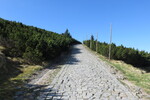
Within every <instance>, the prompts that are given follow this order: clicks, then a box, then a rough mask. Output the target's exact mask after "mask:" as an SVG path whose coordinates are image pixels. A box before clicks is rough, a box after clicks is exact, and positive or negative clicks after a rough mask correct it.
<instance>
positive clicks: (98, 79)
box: [38, 45, 139, 100]
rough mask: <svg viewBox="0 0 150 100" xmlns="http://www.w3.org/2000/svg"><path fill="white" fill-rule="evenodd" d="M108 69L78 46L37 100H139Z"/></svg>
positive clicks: (82, 47)
mask: <svg viewBox="0 0 150 100" xmlns="http://www.w3.org/2000/svg"><path fill="white" fill-rule="evenodd" d="M107 66H108V65H106V64H105V63H103V62H102V61H100V60H99V59H98V58H97V57H96V56H94V55H93V54H92V53H90V52H89V51H88V50H86V49H85V48H84V46H82V45H76V46H74V49H73V51H72V55H71V56H70V58H69V60H67V62H66V63H65V65H64V66H63V67H62V69H61V71H60V72H59V73H58V74H57V76H56V77H55V78H54V80H53V81H52V83H51V84H50V85H48V86H47V87H46V88H45V89H46V90H45V91H43V92H41V95H40V96H39V97H38V100H138V99H139V98H138V97H136V96H135V95H134V94H133V93H132V92H131V91H130V90H129V89H128V88H127V87H126V86H124V85H123V84H122V83H121V82H119V81H118V80H117V78H116V77H115V76H114V75H113V74H114V73H110V71H108V70H107V68H106V67H107Z"/></svg>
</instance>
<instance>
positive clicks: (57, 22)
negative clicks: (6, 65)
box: [0, 0, 150, 52]
mask: <svg viewBox="0 0 150 100" xmlns="http://www.w3.org/2000/svg"><path fill="white" fill-rule="evenodd" d="M0 5H1V6H0V17H1V18H4V19H7V20H12V21H17V22H22V23H24V24H26V25H32V26H36V27H39V28H43V29H46V30H50V31H54V32H57V33H62V32H64V31H65V30H66V28H68V29H69V31H70V33H71V35H72V36H73V37H74V38H76V39H77V40H80V41H82V40H85V39H86V36H88V38H90V35H91V34H93V35H94V36H96V33H98V34H99V41H101V42H104V41H105V42H109V34H110V24H111V23H112V26H113V42H114V43H115V44H117V45H121V44H123V45H124V46H126V47H134V48H136V49H139V50H145V51H148V52H150V46H149V43H150V41H149V40H150V39H149V38H150V0H0Z"/></svg>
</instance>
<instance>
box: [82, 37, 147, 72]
mask: <svg viewBox="0 0 150 100" xmlns="http://www.w3.org/2000/svg"><path fill="white" fill-rule="evenodd" d="M83 43H84V44H85V45H86V46H87V47H89V48H91V49H92V50H94V51H97V52H98V53H99V54H101V55H103V56H105V57H108V56H109V44H108V43H105V42H104V43H102V42H97V41H96V40H94V37H93V36H91V40H86V41H83ZM96 43H97V47H98V48H96ZM96 49H97V50H96ZM111 59H115V60H122V61H124V62H125V63H128V64H131V65H133V66H135V67H139V68H141V69H144V70H146V71H147V72H149V71H150V68H149V67H150V53H148V52H145V51H139V50H135V49H134V48H126V47H124V46H123V45H121V46H116V45H115V44H114V43H112V45H111Z"/></svg>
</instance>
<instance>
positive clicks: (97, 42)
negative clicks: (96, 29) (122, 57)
mask: <svg viewBox="0 0 150 100" xmlns="http://www.w3.org/2000/svg"><path fill="white" fill-rule="evenodd" d="M96 52H98V33H97V40H96Z"/></svg>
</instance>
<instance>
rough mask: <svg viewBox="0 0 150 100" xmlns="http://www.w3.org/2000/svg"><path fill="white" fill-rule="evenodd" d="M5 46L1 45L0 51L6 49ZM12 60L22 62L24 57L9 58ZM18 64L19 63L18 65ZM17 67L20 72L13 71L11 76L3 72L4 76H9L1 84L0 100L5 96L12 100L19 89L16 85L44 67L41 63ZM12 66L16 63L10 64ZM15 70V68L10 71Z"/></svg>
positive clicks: (19, 84)
mask: <svg viewBox="0 0 150 100" xmlns="http://www.w3.org/2000/svg"><path fill="white" fill-rule="evenodd" d="M4 49H5V48H4V47H2V46H0V51H2V50H4ZM9 59H10V60H11V61H19V62H22V61H23V59H20V58H9ZM16 66H17V65H16ZM20 66H21V67H18V68H17V69H18V70H19V71H20V72H19V74H18V73H17V75H15V74H16V73H12V74H10V75H9V76H8V75H7V74H3V77H9V78H6V79H5V80H4V82H3V83H1V84H0V100H3V99H4V98H5V99H6V100H11V99H12V96H14V93H15V92H16V91H17V90H18V89H17V88H16V87H18V86H21V85H22V84H23V83H24V82H25V81H26V80H27V79H28V78H29V77H30V76H31V75H32V74H34V73H35V72H36V71H38V70H40V69H42V68H43V66H39V65H23V64H21V65H20ZM10 67H14V68H15V66H14V65H10ZM11 70H12V72H13V69H10V70H9V71H11ZM3 77H0V79H1V78H2V79H3Z"/></svg>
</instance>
